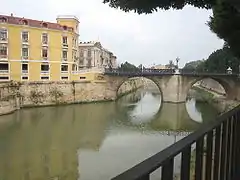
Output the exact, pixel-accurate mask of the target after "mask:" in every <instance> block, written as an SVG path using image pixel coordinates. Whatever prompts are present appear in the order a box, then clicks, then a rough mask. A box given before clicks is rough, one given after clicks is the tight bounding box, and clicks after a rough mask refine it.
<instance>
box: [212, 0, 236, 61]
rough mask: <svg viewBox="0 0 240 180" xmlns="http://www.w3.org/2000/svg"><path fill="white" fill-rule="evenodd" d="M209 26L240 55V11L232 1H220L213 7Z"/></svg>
mask: <svg viewBox="0 0 240 180" xmlns="http://www.w3.org/2000/svg"><path fill="white" fill-rule="evenodd" d="M213 15H214V16H213V17H210V21H209V22H208V26H209V27H210V29H211V31H212V32H214V33H216V34H217V36H218V37H219V38H221V39H224V41H226V43H227V44H228V45H229V46H230V47H231V50H232V51H233V53H234V54H235V55H236V56H238V57H240V12H239V10H238V9H237V8H234V7H233V6H231V4H230V3H226V2H225V1H222V2H221V1H220V2H219V4H218V5H217V6H215V7H214V8H213Z"/></svg>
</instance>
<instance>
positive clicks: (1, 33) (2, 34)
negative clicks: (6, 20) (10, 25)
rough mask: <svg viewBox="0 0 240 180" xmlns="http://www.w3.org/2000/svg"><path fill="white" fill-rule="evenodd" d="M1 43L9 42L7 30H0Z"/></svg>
mask: <svg viewBox="0 0 240 180" xmlns="http://www.w3.org/2000/svg"><path fill="white" fill-rule="evenodd" d="M0 41H7V29H0Z"/></svg>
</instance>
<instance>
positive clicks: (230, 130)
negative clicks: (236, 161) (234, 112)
mask: <svg viewBox="0 0 240 180" xmlns="http://www.w3.org/2000/svg"><path fill="white" fill-rule="evenodd" d="M233 118H234V116H232V117H230V119H229V121H228V123H229V125H228V133H227V135H228V145H227V150H228V152H227V165H226V166H227V173H226V176H227V179H231V171H232V148H233V141H232V140H233Z"/></svg>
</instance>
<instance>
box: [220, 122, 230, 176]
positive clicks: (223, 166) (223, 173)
mask: <svg viewBox="0 0 240 180" xmlns="http://www.w3.org/2000/svg"><path fill="white" fill-rule="evenodd" d="M227 125H228V122H227V121H225V122H223V130H222V143H221V150H222V152H221V163H220V180H227V179H226V145H227V142H226V141H227V138H226V136H227V134H226V133H227Z"/></svg>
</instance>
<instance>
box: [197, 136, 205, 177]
mask: <svg viewBox="0 0 240 180" xmlns="http://www.w3.org/2000/svg"><path fill="white" fill-rule="evenodd" d="M203 142H204V138H203V137H201V138H200V139H198V140H197V142H196V162H195V180H202V168H203Z"/></svg>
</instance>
